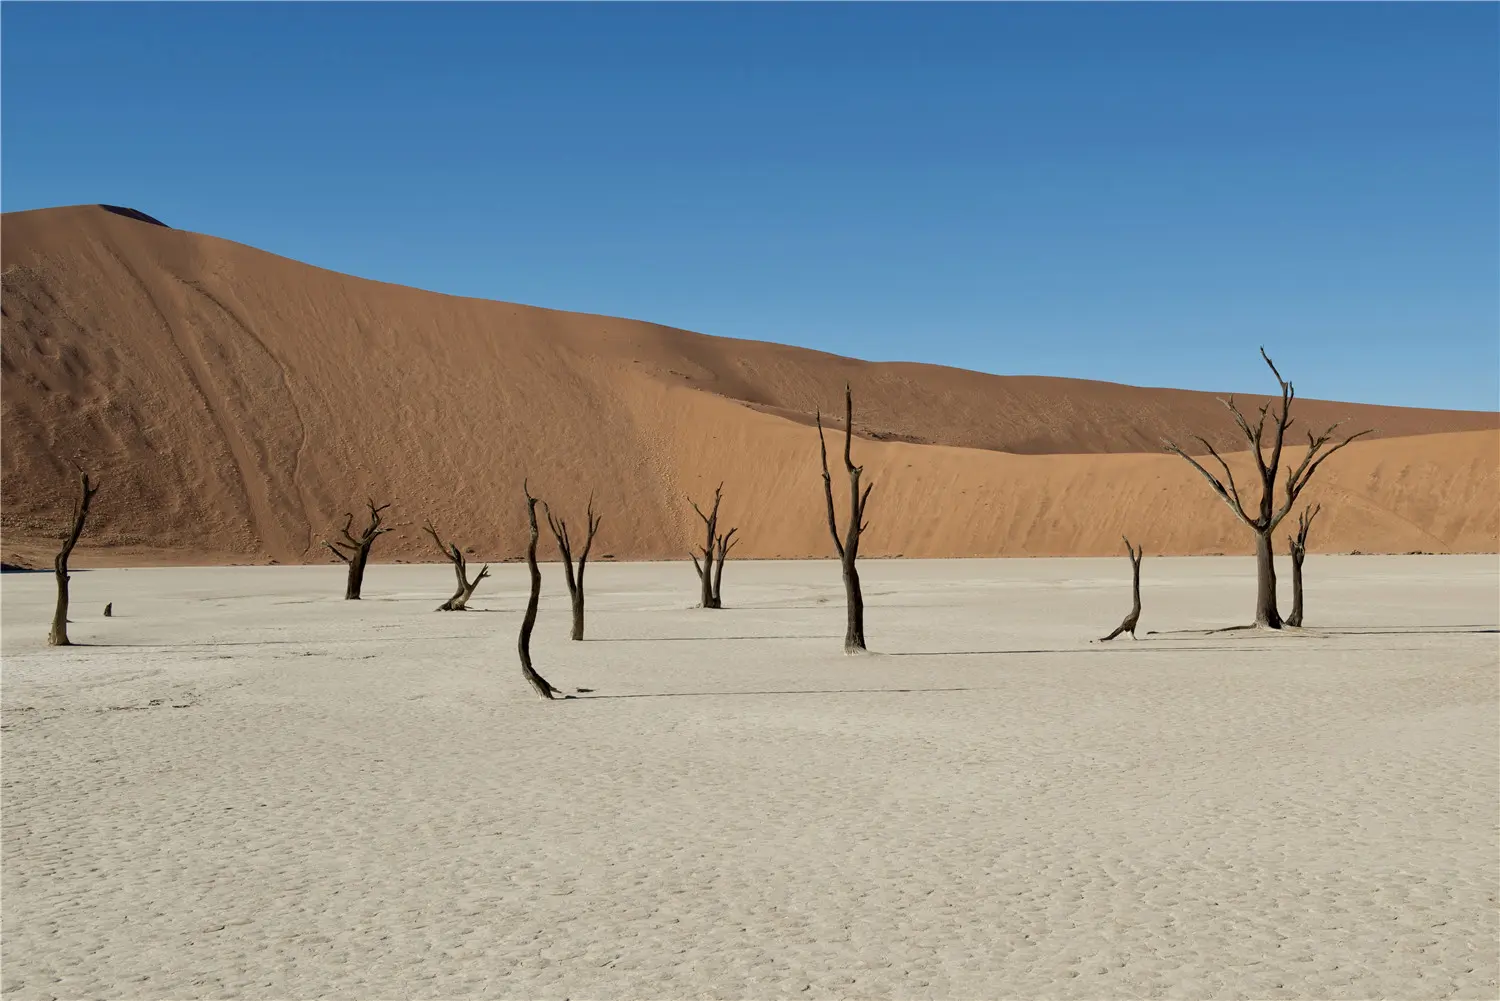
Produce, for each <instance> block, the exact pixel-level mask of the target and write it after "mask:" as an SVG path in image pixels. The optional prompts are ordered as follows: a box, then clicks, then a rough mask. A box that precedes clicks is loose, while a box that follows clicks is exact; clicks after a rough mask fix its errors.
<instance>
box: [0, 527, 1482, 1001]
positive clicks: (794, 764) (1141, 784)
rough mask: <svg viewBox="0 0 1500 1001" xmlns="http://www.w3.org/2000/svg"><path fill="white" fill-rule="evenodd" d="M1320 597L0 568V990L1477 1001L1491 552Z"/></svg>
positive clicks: (987, 572)
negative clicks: (1140, 601)
mask: <svg viewBox="0 0 1500 1001" xmlns="http://www.w3.org/2000/svg"><path fill="white" fill-rule="evenodd" d="M1307 569H1308V578H1309V580H1308V588H1309V611H1308V615H1309V622H1310V623H1311V624H1314V625H1315V626H1316V628H1309V629H1307V630H1305V631H1304V632H1302V633H1300V634H1265V633H1258V632H1238V633H1234V632H1231V633H1224V634H1218V635H1205V634H1203V633H1201V632H1192V631H1191V630H1201V629H1204V628H1206V627H1213V626H1223V625H1229V624H1233V623H1236V622H1240V621H1244V620H1245V619H1247V618H1248V615H1249V612H1250V611H1251V603H1252V598H1253V587H1254V583H1253V580H1252V578H1251V576H1250V574H1251V572H1252V567H1251V562H1250V560H1249V559H1240V558H1220V559H1213V558H1203V559H1176V560H1171V559H1153V558H1151V557H1150V556H1149V555H1148V557H1147V559H1146V562H1145V567H1144V578H1145V580H1144V590H1145V614H1144V616H1143V618H1142V623H1141V626H1142V637H1141V639H1140V641H1138V642H1132V641H1131V640H1130V639H1129V638H1125V639H1122V640H1119V641H1116V642H1114V643H1112V644H1107V645H1102V646H1101V645H1098V644H1093V643H1090V642H1089V639H1090V637H1096V636H1100V635H1102V634H1103V633H1105V632H1107V631H1108V630H1109V629H1111V628H1113V627H1114V625H1115V624H1116V623H1117V622H1118V621H1119V619H1120V618H1121V616H1122V615H1123V614H1124V613H1125V611H1126V610H1127V609H1128V606H1129V564H1128V563H1127V562H1126V561H1125V559H1124V558H1123V557H1121V558H1118V559H1110V560H1092V559H1076V560H1013V561H1005V560H973V561H933V562H923V561H911V562H899V561H869V562H867V563H866V564H865V565H864V567H863V573H864V579H865V586H866V593H867V598H868V603H869V607H868V632H869V637H870V642H871V646H872V647H873V648H874V649H876V650H878V651H879V653H878V654H876V655H870V656H864V657H846V656H844V655H843V654H842V652H841V640H842V633H843V618H844V610H843V597H842V587H841V584H840V580H839V573H838V566H837V564H835V563H833V562H831V561H829V562H817V563H751V562H744V563H735V562H731V563H730V565H729V567H728V568H727V570H726V573H725V600H726V602H727V603H728V604H730V605H732V606H733V607H729V608H726V609H725V610H723V611H719V612H708V611H701V610H698V609H695V608H692V607H691V606H692V604H693V602H694V595H695V588H696V581H695V579H694V576H693V573H692V569H691V567H690V566H688V565H687V564H686V563H680V564H608V563H605V564H599V565H595V566H591V567H590V568H589V571H588V585H589V588H590V598H589V621H588V626H589V639H588V640H587V641H586V642H583V643H572V642H569V641H568V640H567V630H568V615H567V610H566V595H565V594H564V592H563V590H562V585H561V580H560V576H561V574H560V568H559V567H558V566H556V565H552V566H547V567H544V569H543V572H544V575H545V588H546V594H545V596H544V602H543V607H542V617H541V620H540V622H539V625H538V631H537V636H536V641H535V643H534V648H535V650H534V652H535V655H536V660H537V664H538V667H539V668H540V670H541V671H542V673H543V674H544V675H546V676H547V677H548V678H549V679H550V680H551V681H552V682H553V683H554V684H557V685H558V686H560V687H566V688H567V689H568V690H570V691H572V690H574V689H577V688H588V689H593V690H594V691H593V692H591V693H588V694H585V695H580V696H579V697H578V698H577V699H575V700H570V701H565V702H555V703H544V702H540V701H538V700H536V699H535V698H534V697H533V696H532V694H531V692H530V690H529V689H528V688H527V687H526V686H525V684H524V683H523V681H522V680H521V677H520V672H519V669H518V667H517V663H516V657H515V634H516V628H517V624H518V621H519V617H520V616H519V609H520V607H521V604H522V600H523V597H522V588H523V587H524V582H525V571H524V568H523V567H520V566H516V565H506V566H502V567H499V568H497V570H496V571H495V575H494V577H493V578H492V579H491V580H488V581H486V582H485V583H484V585H482V586H481V588H480V590H479V593H478V595H477V596H476V599H475V604H476V605H477V606H478V608H479V609H480V610H478V611H474V612H470V613H467V614H456V613H438V612H435V611H433V608H434V607H435V606H436V605H437V604H438V603H439V602H440V601H441V600H442V599H443V598H445V597H446V596H447V594H448V591H449V589H450V587H451V583H452V573H451V570H450V569H449V568H447V567H443V566H395V565H377V566H373V567H372V568H371V569H370V572H369V576H368V578H367V582H366V600H364V601H360V602H345V601H342V600H340V598H341V595H342V568H341V567H326V568H324V567H254V568H250V567H246V568H220V569H160V570H154V569H135V570H94V571H77V572H75V575H74V581H73V597H74V615H73V619H74V625H73V627H72V632H73V639H74V640H75V641H76V642H79V643H82V644H90V645H81V646H78V647H75V648H72V649H49V648H47V647H46V646H45V645H44V643H45V637H46V632H47V624H48V620H49V618H50V612H51V601H52V594H51V591H52V586H53V585H52V580H51V578H50V575H48V574H7V575H5V577H4V578H3V591H0V594H3V627H4V628H3V648H0V649H3V653H4V662H3V670H4V676H3V710H4V711H3V718H4V735H3V755H4V756H3V780H4V788H3V822H4V846H3V849H4V850H3V854H4V884H3V917H4V922H3V981H4V982H3V991H4V996H5V998H6V1001H11V999H19V998H45V997H97V998H106V997H139V998H169V997H171V998H188V997H259V998H270V997H277V998H286V997H312V996H322V997H340V998H397V997H412V996H418V997H447V996H487V997H507V998H521V997H528V998H530V997H572V998H689V997H693V998H698V997H720V998H768V997H779V996H792V997H899V998H906V997H911V998H917V997H923V998H981V997H983V998H1000V997H1006V998H1020V997H1024V998H1053V997H1074V998H1134V997H1178V998H1230V997H1257V998H1277V997H1299V996H1300V997H1317V998H1356V997H1357V998H1370V997H1386V998H1439V997H1466V998H1494V997H1496V996H1497V993H1500V989H1497V952H1500V919H1497V914H1500V911H1497V903H1496V896H1497V885H1500V853H1497V845H1500V834H1497V817H1500V773H1497V772H1500V770H1497V754H1500V708H1497V686H1500V672H1497V667H1500V567H1497V561H1496V558H1495V557H1494V556H1482V557H1318V556H1313V557H1310V558H1309V562H1308V567H1307ZM1282 583H1283V587H1284V589H1287V590H1289V588H1288V582H1287V581H1285V580H1283V582H1282ZM106 601H112V602H113V603H114V607H115V617H114V618H110V619H106V618H103V617H102V615H101V612H102V609H103V606H104V604H105V602H106ZM1148 629H1151V630H1161V631H1162V633H1161V634H1159V635H1153V636H1148V635H1146V634H1145V630H1148Z"/></svg>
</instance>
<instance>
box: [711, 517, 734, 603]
mask: <svg viewBox="0 0 1500 1001" xmlns="http://www.w3.org/2000/svg"><path fill="white" fill-rule="evenodd" d="M738 531H739V529H738V528H731V529H730V530H729V531H727V532H725V533H724V534H722V535H720V536H719V537H718V539H716V540H715V543H714V550H715V555H714V588H713V596H714V605H713V607H715V608H723V607H724V561H725V560H727V559H728V558H729V551H730V550H731V549H733V548H734V547H735V546H736V545H737V544H738V543H739V541H740V540H739V539H736V538H735V537H734V533H736V532H738Z"/></svg>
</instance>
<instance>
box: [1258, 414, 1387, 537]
mask: <svg viewBox="0 0 1500 1001" xmlns="http://www.w3.org/2000/svg"><path fill="white" fill-rule="evenodd" d="M1340 423H1342V422H1340ZM1333 427H1338V424H1335V425H1334V426H1333ZM1374 433H1375V429H1374V428H1366V429H1365V430H1363V431H1357V432H1355V433H1354V434H1351V435H1349V437H1347V438H1345V439H1344V440H1343V441H1341V442H1339V443H1338V444H1337V445H1335V446H1333V447H1332V448H1330V449H1327V450H1326V451H1325V450H1324V448H1323V447H1324V446H1325V445H1327V444H1328V442H1329V441H1331V440H1332V434H1333V428H1329V429H1328V430H1327V431H1325V432H1323V433H1322V434H1321V435H1317V436H1314V435H1313V433H1312V432H1311V431H1309V432H1308V433H1307V441H1308V447H1307V454H1306V455H1305V456H1303V457H1302V463H1301V464H1300V465H1299V466H1298V467H1297V468H1296V469H1294V470H1293V471H1292V472H1291V474H1290V475H1288V476H1287V479H1286V500H1285V501H1284V502H1283V503H1282V505H1281V510H1279V511H1277V512H1276V516H1275V517H1274V518H1273V519H1272V521H1271V526H1270V527H1271V528H1275V527H1276V526H1277V525H1279V524H1281V520H1282V519H1283V518H1285V517H1286V516H1287V515H1288V514H1290V513H1291V510H1292V507H1293V506H1295V505H1296V503H1297V498H1298V497H1299V496H1300V495H1301V493H1302V491H1303V490H1304V489H1305V488H1306V487H1307V484H1308V483H1309V482H1311V481H1312V478H1313V474H1314V473H1316V472H1317V471H1318V467H1319V466H1321V465H1322V464H1323V462H1324V461H1325V460H1326V459H1327V458H1328V457H1329V456H1330V455H1332V454H1333V453H1335V452H1337V451H1338V450H1339V449H1341V448H1343V447H1344V446H1345V445H1348V444H1350V443H1351V442H1353V441H1355V440H1356V439H1359V438H1363V437H1364V436H1365V435H1367V434H1374Z"/></svg>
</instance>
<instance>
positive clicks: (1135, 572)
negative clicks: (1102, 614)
mask: <svg viewBox="0 0 1500 1001" xmlns="http://www.w3.org/2000/svg"><path fill="white" fill-rule="evenodd" d="M1121 538H1122V539H1123V538H1124V536H1121ZM1125 551H1126V552H1127V553H1129V554H1130V614H1129V615H1127V616H1125V621H1123V622H1121V623H1120V627H1119V628H1118V629H1116V630H1115V631H1114V632H1112V633H1110V634H1109V635H1108V636H1105V637H1103V638H1101V639H1100V640H1099V642H1101V643H1108V642H1109V641H1110V640H1112V639H1114V638H1115V637H1116V636H1118V635H1120V634H1121V633H1129V634H1130V638H1131V639H1135V638H1136V635H1135V627H1136V626H1137V625H1139V624H1140V621H1141V557H1142V556H1144V555H1145V554H1146V550H1145V548H1144V547H1143V546H1136V547H1135V548H1133V549H1132V548H1131V545H1130V540H1129V539H1125Z"/></svg>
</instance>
